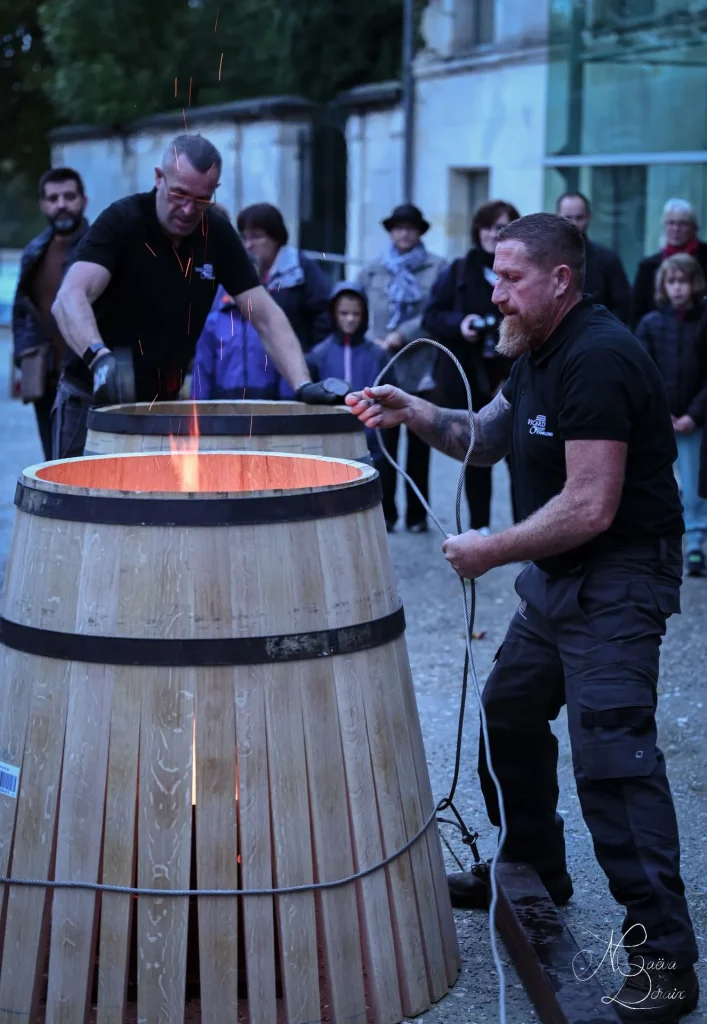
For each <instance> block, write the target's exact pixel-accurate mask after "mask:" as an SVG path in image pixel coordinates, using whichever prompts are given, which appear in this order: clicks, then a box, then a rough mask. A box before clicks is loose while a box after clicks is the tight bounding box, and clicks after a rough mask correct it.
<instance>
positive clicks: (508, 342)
mask: <svg viewBox="0 0 707 1024" xmlns="http://www.w3.org/2000/svg"><path fill="white" fill-rule="evenodd" d="M546 323H547V318H546V317H545V316H542V315H541V316H538V315H537V314H536V315H535V316H534V317H533V319H532V320H530V319H527V320H526V319H525V318H521V317H520V316H518V315H516V316H512V317H510V318H509V317H506V318H505V319H504V320H502V321H501V326H500V327H499V331H498V344H497V345H496V351H497V352H498V354H499V355H501V356H507V357H508V358H509V359H516V358H517V357H518V356H523V355H525V353H526V352H530V351H531V350H532V349H534V348H537V347H538V343H542V342H543V341H544V340H545V338H546V336H547V335H546V328H545V324H546Z"/></svg>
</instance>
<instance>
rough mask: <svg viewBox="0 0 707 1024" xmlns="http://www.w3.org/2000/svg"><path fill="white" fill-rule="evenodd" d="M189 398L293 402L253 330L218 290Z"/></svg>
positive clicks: (231, 300)
mask: <svg viewBox="0 0 707 1024" xmlns="http://www.w3.org/2000/svg"><path fill="white" fill-rule="evenodd" d="M191 396H192V398H195V399H203V400H207V399H225V398H231V399H248V398H250V399H253V400H261V401H274V400H277V399H280V398H294V392H293V390H292V388H291V387H290V386H289V384H288V383H287V381H286V380H285V379H284V377H282V375H281V374H280V373H279V372H278V370H277V368H276V366H275V364H274V363H273V361H272V359H268V356H267V353H266V351H265V349H264V348H263V343H262V341H261V340H260V337H259V335H258V332H257V331H256V329H255V327H254V326H253V324H252V323H251V322H250V320H248V319H247V317H244V316H242V315H241V312H240V310H239V309H238V304H237V302H236V301H235V299H234V298H233V297H232V296H230V295H229V294H228V293H227V292H226V290H225V289H224V288H223V287H221V286H219V289H218V291H217V293H216V298H215V299H214V304H213V306H212V307H211V312H210V313H209V315H208V316H207V318H206V323H205V324H204V329H203V331H202V332H201V335H200V337H199V340H198V342H197V343H196V354H195V356H194V366H193V368H192V377H191Z"/></svg>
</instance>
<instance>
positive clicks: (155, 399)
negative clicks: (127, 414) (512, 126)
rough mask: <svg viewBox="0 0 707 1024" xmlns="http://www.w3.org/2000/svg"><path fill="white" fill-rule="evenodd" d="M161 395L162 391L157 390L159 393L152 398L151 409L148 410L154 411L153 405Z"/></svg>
mask: <svg viewBox="0 0 707 1024" xmlns="http://www.w3.org/2000/svg"><path fill="white" fill-rule="evenodd" d="M159 397H160V393H159V391H158V392H157V394H156V395H155V397H154V398H153V399H152V401H151V402H150V408H149V409H148V410H147V411H148V412H152V406H153V405H154V404H155V402H156V401H157V399H158V398H159Z"/></svg>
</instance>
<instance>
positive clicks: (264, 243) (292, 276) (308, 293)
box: [236, 203, 330, 352]
mask: <svg viewBox="0 0 707 1024" xmlns="http://www.w3.org/2000/svg"><path fill="white" fill-rule="evenodd" d="M236 225H237V227H238V231H239V232H240V235H241V238H242V239H243V244H244V245H245V247H246V249H247V251H248V253H249V255H250V257H251V259H252V260H253V261H254V262H255V265H256V268H257V270H258V274H259V277H260V282H261V284H263V285H264V286H265V287H266V288H267V290H268V291H269V292H270V295H271V296H272V298H273V299H274V300H275V302H276V303H277V304H278V306H279V307H280V308H281V309H282V311H283V312H284V314H285V316H286V317H287V319H288V320H289V321H290V325H291V327H292V330H293V331H294V332H295V334H296V335H297V337H298V339H299V343H300V345H301V346H302V349H303V351H304V352H308V351H309V350H310V349H311V348H312V347H313V346H314V345H316V344H317V342H319V341H321V340H322V339H323V338H325V337H326V336H327V334H328V333H329V326H330V325H329V312H328V310H329V285H328V284H327V280H326V278H325V277H324V274H323V273H322V272H321V270H320V269H319V267H318V266H317V264H316V263H315V262H314V260H311V259H309V258H308V257H307V256H304V255H303V254H302V253H301V252H300V251H299V250H298V249H296V248H295V247H294V246H293V245H288V244H287V242H288V239H289V234H288V231H287V228H286V227H285V222H284V220H283V219H282V214H281V213H280V211H279V210H278V209H277V207H276V206H271V205H270V203H254V204H253V205H252V206H246V207H244V209H242V210H241V212H240V213H239V214H238V218H237V220H236Z"/></svg>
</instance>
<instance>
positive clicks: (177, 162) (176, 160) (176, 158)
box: [174, 146, 179, 170]
mask: <svg viewBox="0 0 707 1024" xmlns="http://www.w3.org/2000/svg"><path fill="white" fill-rule="evenodd" d="M174 159H175V162H176V164H177V170H179V153H178V152H177V147H176V146H175V147H174Z"/></svg>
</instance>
